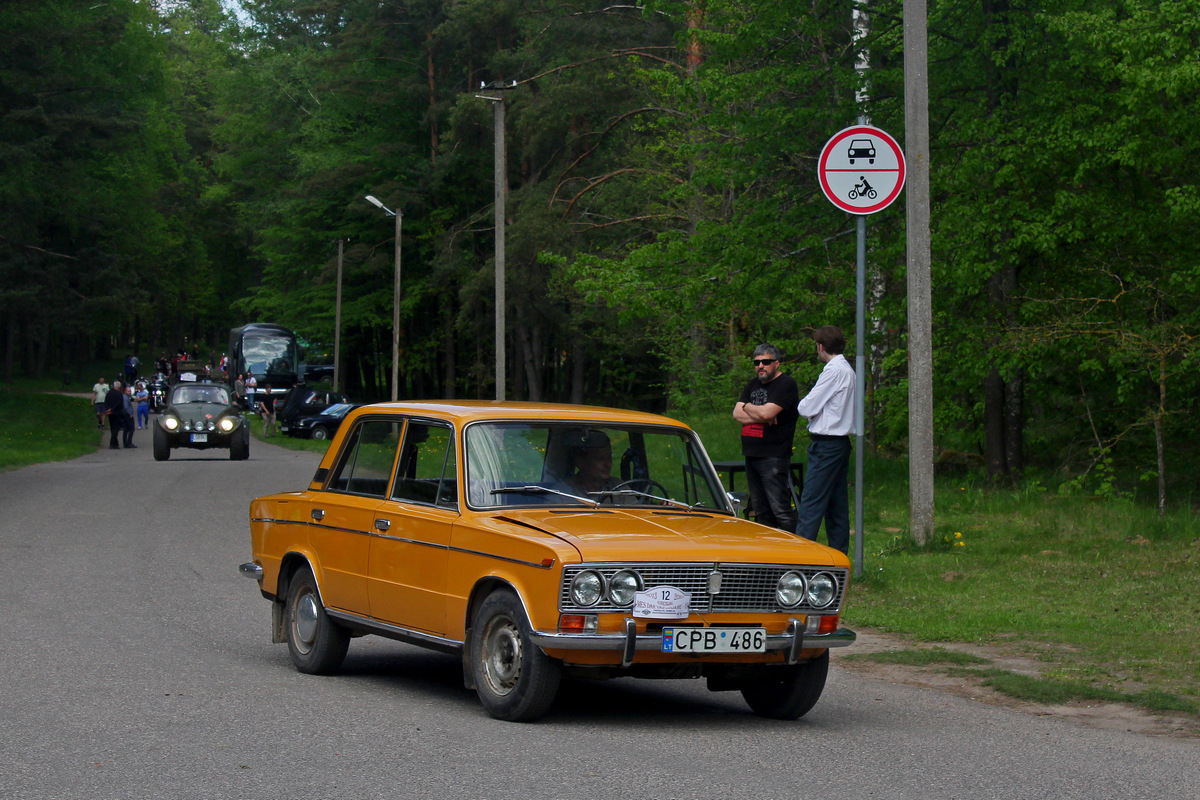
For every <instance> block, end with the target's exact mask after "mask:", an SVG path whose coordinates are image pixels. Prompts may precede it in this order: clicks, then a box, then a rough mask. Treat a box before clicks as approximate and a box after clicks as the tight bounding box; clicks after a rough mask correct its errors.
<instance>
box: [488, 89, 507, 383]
mask: <svg viewBox="0 0 1200 800" xmlns="http://www.w3.org/2000/svg"><path fill="white" fill-rule="evenodd" d="M492 107H493V108H494V109H495V119H496V144H495V151H496V152H495V178H496V399H497V400H503V399H504V395H505V386H504V376H505V372H506V369H505V362H506V360H507V358H506V357H507V353H506V352H505V343H504V329H505V327H506V326H505V321H504V310H505V309H504V304H505V299H504V216H505V214H504V200H505V196H506V195H507V194H508V153H507V150H506V148H505V144H504V95H503V94H501V95H500V96H499V97H497V98H496V99H495V100H494V101H493V103H492Z"/></svg>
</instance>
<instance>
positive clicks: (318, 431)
mask: <svg viewBox="0 0 1200 800" xmlns="http://www.w3.org/2000/svg"><path fill="white" fill-rule="evenodd" d="M312 438H314V439H328V438H329V429H328V428H326V427H325V426H324V425H318V426H317V427H315V428H313V432H312Z"/></svg>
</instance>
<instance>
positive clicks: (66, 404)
mask: <svg viewBox="0 0 1200 800" xmlns="http://www.w3.org/2000/svg"><path fill="white" fill-rule="evenodd" d="M89 385H90V384H89ZM0 419H3V420H4V425H3V426H0V470H10V469H16V468H18V467H26V466H29V465H30V464H40V463H44V462H47V461H66V460H68V459H72V458H79V456H82V455H86V454H88V453H91V452H94V451H95V450H96V448H97V447H99V446H100V441H101V436H105V437H106V436H107V435H108V434H107V433H105V432H103V431H101V430H100V429H99V428H97V427H96V412H95V410H94V409H93V407H92V403H91V401H90V400H85V399H83V398H76V397H65V396H62V395H56V394H44V393H41V392H32V391H27V390H24V389H16V388H10V389H9V390H8V391H7V392H4V393H3V394H0Z"/></svg>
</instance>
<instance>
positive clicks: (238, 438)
mask: <svg viewBox="0 0 1200 800" xmlns="http://www.w3.org/2000/svg"><path fill="white" fill-rule="evenodd" d="M249 457H250V429H249V428H247V427H245V426H243V427H242V430H241V431H240V432H239V433H237V434H234V437H233V438H232V439H230V440H229V458H230V459H231V460H233V461H245V460H246V459H247V458H249Z"/></svg>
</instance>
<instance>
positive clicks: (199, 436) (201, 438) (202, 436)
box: [192, 433, 208, 442]
mask: <svg viewBox="0 0 1200 800" xmlns="http://www.w3.org/2000/svg"><path fill="white" fill-rule="evenodd" d="M192 441H193V442H207V441H208V434H207V433H193V434H192Z"/></svg>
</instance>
